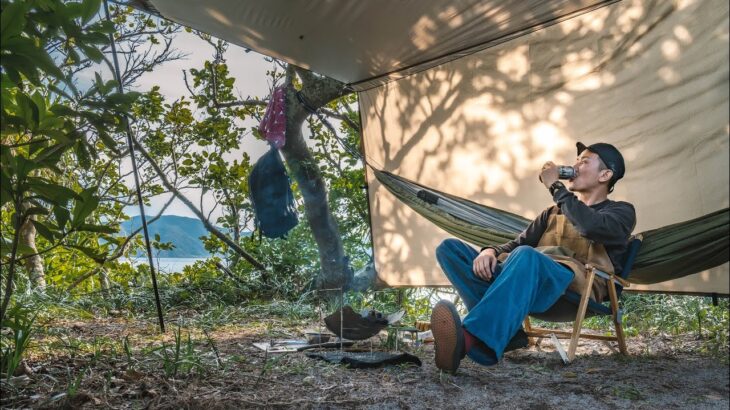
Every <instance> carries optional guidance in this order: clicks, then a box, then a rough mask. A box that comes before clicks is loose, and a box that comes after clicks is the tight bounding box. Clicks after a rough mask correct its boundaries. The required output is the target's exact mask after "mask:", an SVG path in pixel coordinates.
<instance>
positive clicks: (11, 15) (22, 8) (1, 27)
mask: <svg viewBox="0 0 730 410" xmlns="http://www.w3.org/2000/svg"><path fill="white" fill-rule="evenodd" d="M28 5H29V4H28V3H27V2H25V1H16V2H14V3H10V4H7V5H3V12H2V16H0V44H2V43H4V42H5V41H6V40H8V39H9V38H10V37H13V36H17V35H19V34H20V32H21V31H23V28H24V27H25V12H26V10H27V8H28ZM4 57H5V56H3V58H4Z"/></svg>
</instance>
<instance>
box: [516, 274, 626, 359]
mask: <svg viewBox="0 0 730 410" xmlns="http://www.w3.org/2000/svg"><path fill="white" fill-rule="evenodd" d="M586 272H587V277H586V284H585V288H584V289H583V290H582V292H581V298H580V303H579V304H578V312H577V314H576V316H575V321H574V322H573V331H572V332H565V331H560V330H552V329H542V328H533V327H532V326H531V325H530V317H529V316H527V317H526V318H525V323H524V326H525V333H526V334H527V336H528V337H530V338H533V337H534V338H544V337H551V336H552V335H554V336H555V337H556V338H558V339H570V345H569V347H568V354H567V362H568V363H569V362H571V361H573V359H575V351H576V349H577V348H578V340H579V339H580V338H583V339H593V340H604V341H614V342H618V347H619V351H620V352H621V354H624V355H625V354H628V351H627V350H626V340H625V338H624V330H623V326H622V324H621V312H620V311H619V307H618V296H617V295H616V286H615V285H619V286H623V287H624V288H628V287H629V286H630V284H629V283H628V282H627V281H625V280H624V279H622V278H621V277H618V276H616V275H614V274H612V273H606V272H603V271H600V270H598V269H596V268H595V267H593V266H591V265H586ZM596 276H598V277H601V278H603V279H605V280H606V281H607V282H608V283H609V286H608V297H609V300H610V306H611V315H612V317H613V324H614V330H615V335H614V336H604V335H593V334H587V333H581V329H582V326H583V319H585V315H586V311H587V310H588V300H589V297H590V294H591V286H592V285H593V280H594V279H595V277H596ZM558 343H560V342H559V341H558ZM556 347H557V348H558V349H559V350H562V345H561V346H556Z"/></svg>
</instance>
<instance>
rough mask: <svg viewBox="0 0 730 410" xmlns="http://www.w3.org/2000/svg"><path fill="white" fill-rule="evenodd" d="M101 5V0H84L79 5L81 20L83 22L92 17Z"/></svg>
mask: <svg viewBox="0 0 730 410" xmlns="http://www.w3.org/2000/svg"><path fill="white" fill-rule="evenodd" d="M100 7H101V0H84V2H83V3H82V5H81V8H82V11H81V22H82V23H83V24H86V23H88V22H89V21H91V19H92V18H94V16H95V15H96V13H98V12H99V8H100Z"/></svg>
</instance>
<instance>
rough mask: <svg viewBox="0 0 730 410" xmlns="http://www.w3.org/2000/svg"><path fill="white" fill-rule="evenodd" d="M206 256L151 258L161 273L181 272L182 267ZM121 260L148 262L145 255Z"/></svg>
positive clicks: (139, 262)
mask: <svg viewBox="0 0 730 410" xmlns="http://www.w3.org/2000/svg"><path fill="white" fill-rule="evenodd" d="M206 259H208V258H152V260H153V261H154V262H155V269H157V271H159V272H161V273H177V272H182V271H183V268H184V267H185V266H188V265H192V264H193V263H195V262H197V261H204V260H206ZM120 261H121V262H127V263H131V264H132V265H133V266H137V265H140V264H145V265H147V264H149V262H148V261H147V258H146V257H137V258H129V259H120Z"/></svg>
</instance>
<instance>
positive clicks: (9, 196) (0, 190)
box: [0, 164, 13, 207]
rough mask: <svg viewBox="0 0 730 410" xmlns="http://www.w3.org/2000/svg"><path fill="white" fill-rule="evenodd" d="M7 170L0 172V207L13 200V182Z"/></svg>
mask: <svg viewBox="0 0 730 410" xmlns="http://www.w3.org/2000/svg"><path fill="white" fill-rule="evenodd" d="M3 165H4V164H3ZM5 172H6V169H3V170H2V172H0V207H1V206H3V205H5V204H6V203H8V202H10V201H12V200H13V191H12V189H13V184H12V183H11V182H10V177H9V176H8V175H7V174H6V173H5Z"/></svg>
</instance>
